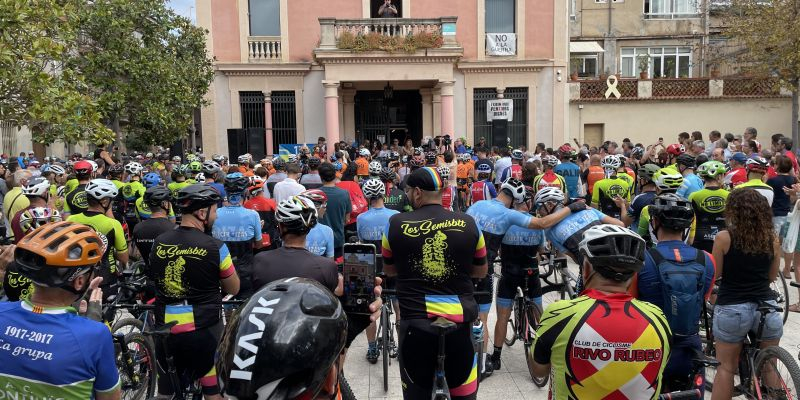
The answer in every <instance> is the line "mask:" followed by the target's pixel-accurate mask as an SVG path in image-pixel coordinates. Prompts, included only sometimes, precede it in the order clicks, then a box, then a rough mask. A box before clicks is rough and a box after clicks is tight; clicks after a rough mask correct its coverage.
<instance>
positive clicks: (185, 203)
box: [175, 183, 222, 214]
mask: <svg viewBox="0 0 800 400" xmlns="http://www.w3.org/2000/svg"><path fill="white" fill-rule="evenodd" d="M220 200H222V197H221V196H220V195H219V192H217V191H216V189H214V188H213V187H211V186H209V185H204V184H200V183H196V184H194V185H189V186H186V187H184V188H183V189H181V190H179V191H178V195H177V196H176V198H175V203H176V205H177V206H178V207H179V208H180V210H181V212H182V213H183V214H190V213H193V212H195V211H197V210H202V209H204V208H208V207H211V206H213V205H215V204H217V203H219V202H220Z"/></svg>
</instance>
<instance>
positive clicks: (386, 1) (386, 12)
mask: <svg viewBox="0 0 800 400" xmlns="http://www.w3.org/2000/svg"><path fill="white" fill-rule="evenodd" d="M378 15H380V16H381V18H397V7H395V6H394V5H392V0H383V4H382V5H381V8H379V9H378Z"/></svg>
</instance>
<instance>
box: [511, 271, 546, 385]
mask: <svg viewBox="0 0 800 400" xmlns="http://www.w3.org/2000/svg"><path fill="white" fill-rule="evenodd" d="M534 268H535V267H530V268H525V273H526V275H527V276H528V277H530V276H532V275H533V271H534ZM523 280H524V282H525V283H524V288H520V287H517V294H516V296H515V297H514V302H513V309H512V312H511V318H509V319H508V324H509V329H508V330H506V338H505V339H504V342H505V344H506V346H508V347H511V346H513V345H514V343H516V341H517V340H519V341H521V342H522V343H523V345H524V347H525V360H526V362H527V364H528V373H529V374H530V375H531V379H533V383H534V384H535V385H536V386H537V387H544V385H546V384H547V380H548V377H543V378H539V377H537V376H535V375H534V374H533V354H531V353H532V352H533V342H534V341H535V340H536V328H537V327H538V326H539V318H540V317H541V316H542V310H541V309H539V306H538V305H537V304H536V303H534V302H533V300H531V299H530V298H528V296H527V294H528V279H527V278H526V279H523ZM509 333H510V335H509Z"/></svg>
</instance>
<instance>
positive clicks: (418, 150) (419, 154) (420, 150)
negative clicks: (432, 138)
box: [414, 147, 422, 156]
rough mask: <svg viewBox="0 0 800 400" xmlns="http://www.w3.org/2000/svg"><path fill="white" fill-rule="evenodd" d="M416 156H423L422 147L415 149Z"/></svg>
mask: <svg viewBox="0 0 800 400" xmlns="http://www.w3.org/2000/svg"><path fill="white" fill-rule="evenodd" d="M414 155H415V156H421V155H422V147H415V148H414Z"/></svg>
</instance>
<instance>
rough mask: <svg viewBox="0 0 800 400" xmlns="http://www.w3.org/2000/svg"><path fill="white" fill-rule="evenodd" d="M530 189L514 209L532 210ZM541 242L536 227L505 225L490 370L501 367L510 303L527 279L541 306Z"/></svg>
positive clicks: (541, 234) (501, 246)
mask: <svg viewBox="0 0 800 400" xmlns="http://www.w3.org/2000/svg"><path fill="white" fill-rule="evenodd" d="M532 200H533V188H531V187H530V186H527V187H525V201H523V202H522V203H517V204H516V205H515V206H514V209H515V210H517V211H520V212H523V213H528V212H530V211H531V209H532V207H531V201H532ZM542 245H544V232H543V231H541V230H539V229H528V228H523V227H519V226H512V227H510V228H508V231H507V232H506V234H505V236H503V242H502V244H501V245H500V252H501V253H502V254H503V257H502V261H501V263H500V265H501V275H500V282H498V283H497V322H496V323H495V325H494V353H493V354H492V356H491V363H492V369H493V370H495V371H497V370H498V369H500V365H501V364H500V354H501V351H502V350H503V341H504V339H505V337H506V331H507V329H508V319H509V318H510V317H511V305H512V302H513V301H514V296H515V295H516V294H517V288H518V287H519V288H523V287H525V280H527V281H528V292H527V293H525V296H527V297H528V298H529V299H531V300H532V301H533V302H534V303H536V304H537V305H538V306H539V308H540V309H541V307H542V286H541V282H540V281H539V268H536V262H535V260H536V254H537V253H538V252H539V249H540V248H541V246H542ZM529 267H534V268H533V274H530V275H528V274H527V272H526V271H525V269H526V268H529Z"/></svg>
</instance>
